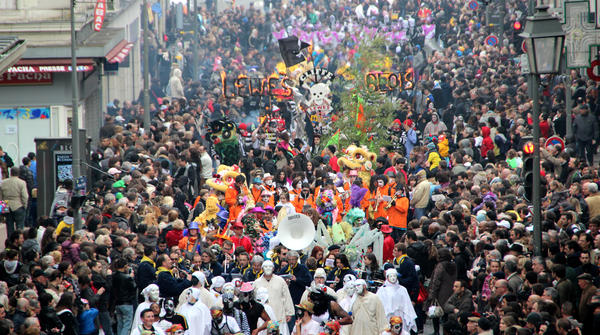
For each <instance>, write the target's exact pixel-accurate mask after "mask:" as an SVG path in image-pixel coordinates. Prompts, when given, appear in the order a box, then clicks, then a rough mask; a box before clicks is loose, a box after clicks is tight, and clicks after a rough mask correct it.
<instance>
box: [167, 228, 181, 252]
mask: <svg viewBox="0 0 600 335" xmlns="http://www.w3.org/2000/svg"><path fill="white" fill-rule="evenodd" d="M182 238H183V230H177V229H173V230H170V231H169V232H167V235H166V236H165V240H167V246H168V247H169V248H171V247H173V246H175V245H178V244H179V240H181V239H182Z"/></svg>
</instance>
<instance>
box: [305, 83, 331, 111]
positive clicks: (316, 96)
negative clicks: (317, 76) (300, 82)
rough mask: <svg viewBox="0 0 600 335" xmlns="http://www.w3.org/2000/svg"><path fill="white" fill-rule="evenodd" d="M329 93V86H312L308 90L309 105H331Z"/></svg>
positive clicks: (320, 84) (319, 84) (321, 84)
mask: <svg viewBox="0 0 600 335" xmlns="http://www.w3.org/2000/svg"><path fill="white" fill-rule="evenodd" d="M330 94H331V91H330V90H329V85H327V84H324V83H318V84H314V85H313V86H312V87H311V88H310V103H309V105H311V106H312V105H317V106H320V105H324V104H328V105H331V100H330V99H329V95H330Z"/></svg>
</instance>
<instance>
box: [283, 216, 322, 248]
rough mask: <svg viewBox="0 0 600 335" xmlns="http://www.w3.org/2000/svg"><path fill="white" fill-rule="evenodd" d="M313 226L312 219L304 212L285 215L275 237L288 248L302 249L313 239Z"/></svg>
mask: <svg viewBox="0 0 600 335" xmlns="http://www.w3.org/2000/svg"><path fill="white" fill-rule="evenodd" d="M315 233H316V231H315V226H314V224H313V222H312V220H311V219H310V218H309V217H308V216H306V215H304V214H298V213H296V214H291V215H288V216H286V217H285V218H284V219H283V220H282V221H281V222H280V223H279V229H278V230H277V237H279V241H280V242H281V244H283V246H284V247H286V248H288V249H290V250H302V249H304V248H306V247H308V246H309V245H310V244H311V243H312V242H313V240H314V239H315Z"/></svg>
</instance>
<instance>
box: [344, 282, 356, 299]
mask: <svg viewBox="0 0 600 335" xmlns="http://www.w3.org/2000/svg"><path fill="white" fill-rule="evenodd" d="M344 290H345V291H346V294H347V295H348V296H349V297H351V296H353V295H354V293H356V287H355V285H354V281H349V282H347V283H344Z"/></svg>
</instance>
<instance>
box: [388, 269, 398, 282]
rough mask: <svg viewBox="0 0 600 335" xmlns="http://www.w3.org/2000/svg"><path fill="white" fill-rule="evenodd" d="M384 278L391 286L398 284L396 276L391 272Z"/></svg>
mask: <svg viewBox="0 0 600 335" xmlns="http://www.w3.org/2000/svg"><path fill="white" fill-rule="evenodd" d="M386 278H387V280H388V281H389V282H390V283H392V284H396V283H397V282H398V275H397V274H395V273H393V272H392V273H389V274H388V275H387V276H386Z"/></svg>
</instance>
